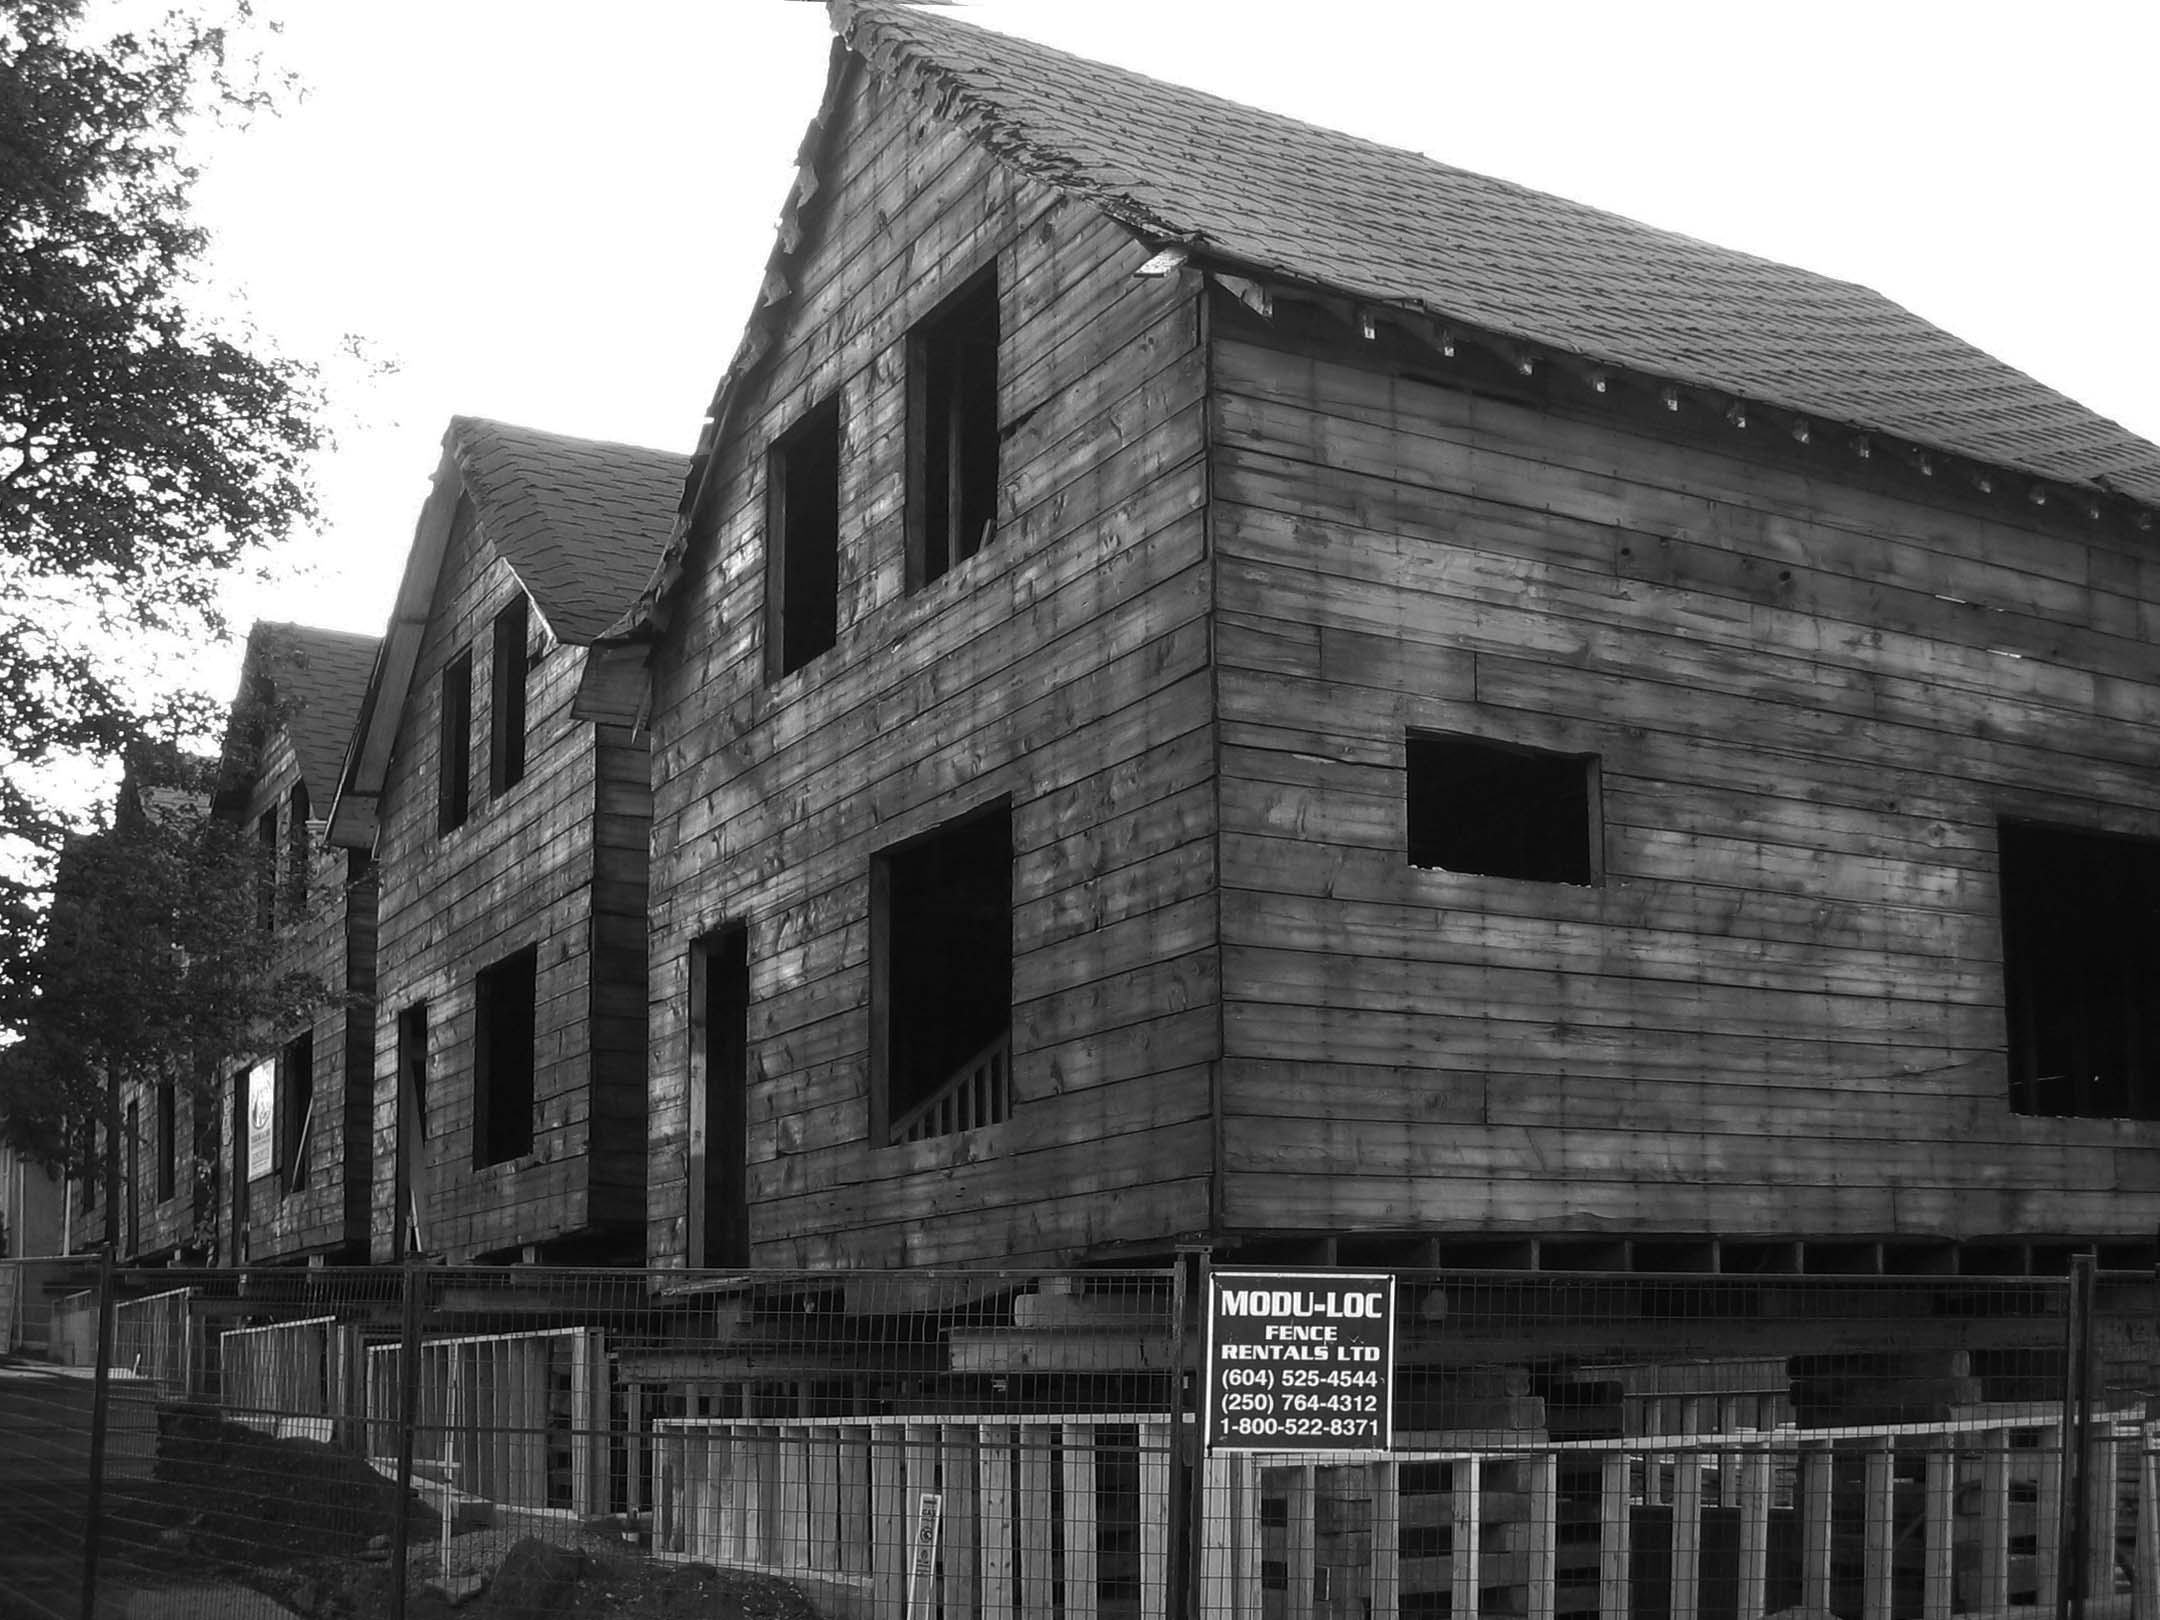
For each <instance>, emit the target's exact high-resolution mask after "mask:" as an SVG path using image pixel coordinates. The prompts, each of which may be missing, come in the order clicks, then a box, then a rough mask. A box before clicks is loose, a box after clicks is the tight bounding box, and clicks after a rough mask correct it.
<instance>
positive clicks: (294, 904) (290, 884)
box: [281, 782, 314, 919]
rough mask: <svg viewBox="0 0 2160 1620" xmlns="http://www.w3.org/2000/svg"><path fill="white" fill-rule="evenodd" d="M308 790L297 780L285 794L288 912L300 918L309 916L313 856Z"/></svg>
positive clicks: (289, 914)
mask: <svg viewBox="0 0 2160 1620" xmlns="http://www.w3.org/2000/svg"><path fill="white" fill-rule="evenodd" d="M308 812H309V805H308V791H307V784H306V783H305V782H295V783H294V784H293V785H292V791H291V792H290V793H288V794H287V795H286V796H285V881H284V883H283V884H282V885H281V887H282V889H283V891H284V907H285V915H286V916H287V917H289V918H294V919H298V918H301V917H305V916H306V915H307V890H308V869H309V867H310V866H311V865H312V864H313V860H314V856H313V854H312V852H311V851H310V850H309V848H308Z"/></svg>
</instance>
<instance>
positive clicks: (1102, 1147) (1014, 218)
mask: <svg viewBox="0 0 2160 1620" xmlns="http://www.w3.org/2000/svg"><path fill="white" fill-rule="evenodd" d="M819 182H820V194H819V202H818V205H817V206H818V208H819V209H821V210H829V212H826V213H824V214H822V215H821V222H813V224H812V227H811V234H810V236H809V243H810V246H809V248H808V250H807V254H806V257H805V259H804V260H803V261H802V263H801V264H800V266H799V267H798V273H797V278H796V284H797V292H796V298H795V302H794V303H793V304H792V305H791V306H790V314H789V316H788V324H787V326H786V330H785V332H784V334H783V335H782V340H781V342H780V343H779V344H778V345H777V346H776V348H775V351H774V353H773V355H772V357H771V358H770V359H769V360H768V362H767V363H766V365H765V366H764V368H763V369H762V370H761V371H760V372H759V373H757V374H756V376H755V378H754V381H753V384H752V385H751V387H750V389H749V392H748V395H747V397H745V398H744V400H743V401H742V403H741V405H740V407H739V411H738V414H737V415H736V416H735V418H734V419H733V421H732V423H731V432H730V434H729V436H728V438H727V440H726V442H724V443H723V444H722V445H721V447H720V448H719V451H718V452H717V454H718V461H717V463H716V469H717V470H716V486H717V491H718V493H717V498H716V499H715V500H714V501H713V503H712V505H711V507H710V509H709V510H708V511H707V513H706V514H705V519H704V523H703V527H702V529H701V532H700V536H699V545H698V547H697V549H696V550H695V551H694V552H693V554H692V561H691V575H690V577H689V579H688V580H687V582H686V584H685V587H684V589H683V591H682V592H681V595H680V600H679V602H678V603H677V604H676V605H675V608H674V618H673V625H672V629H671V632H670V635H669V638H668V640H667V641H666V642H665V644H664V645H663V647H662V650H661V655H660V658H659V660H658V663H657V688H656V694H655V722H654V723H655V736H656V749H655V762H656V763H655V795H656V797H655V830H654V850H655V862H656V865H655V872H654V888H653V960H652V1019H653V1072H652V1103H653V1107H652V1122H651V1146H652V1158H651V1165H650V1175H651V1190H652V1205H653V1221H652V1227H651V1237H650V1251H651V1254H652V1257H653V1259H654V1260H655V1261H656V1262H658V1263H663V1264H667V1263H681V1262H682V1260H683V1258H684V1255H685V1252H686V1237H685V1232H684V1225H683V1212H684V1208H685V1163H686V1136H687V1128H688V1119H687V1108H688V1101H689V1092H688V1088H687V1073H688V1069H689V1061H690V1043H691V1038H692V1037H691V1030H690V1028H689V1023H688V1015H687V1009H688V998H689V971H690V964H689V952H690V947H691V945H692V942H693V941H695V940H697V939H698V938H700V937H701V936H703V935H706V934H708V933H710V932H712V931H714V930H717V929H719V928H721V927H723V926H727V925H732V924H743V925H746V926H747V928H748V938H749V966H750V1012H749V1040H750V1053H749V1061H750V1074H751V1083H750V1093H749V1096H748V1099H747V1108H746V1113H747V1124H746V1129H747V1137H748V1142H747V1151H746V1154H745V1157H746V1160H747V1177H748V1189H749V1203H750V1211H749V1218H750V1227H751V1240H752V1253H753V1258H754V1259H755V1260H756V1261H757V1262H758V1263H760V1264H803V1263H826V1262H836V1263H840V1262H844V1263H859V1264H874V1263H895V1264H897V1263H926V1262H933V1261H937V1262H966V1261H981V1260H989V1259H998V1258H1012V1257H1021V1256H1038V1257H1039V1256H1048V1255H1057V1254H1070V1253H1074V1252H1078V1251H1081V1250H1085V1249H1088V1248H1091V1247H1094V1246H1097V1245H1101V1244H1108V1243H1112V1242H1116V1241H1119V1240H1122V1239H1128V1238H1153V1237H1154V1236H1155V1235H1156V1234H1158V1233H1161V1232H1164V1231H1169V1230H1190V1229H1195V1228H1197V1227H1198V1226H1199V1225H1201V1224H1202V1223H1203V1222H1204V1220H1205V1209H1206V1172H1207V1165H1208V1162H1209V1153H1210V1148H1209V1119H1208V1101H1209V1079H1210V1072H1211V1071H1210V1065H1211V1064H1212V1061H1213V1059H1214V1057H1215V1052H1216V1026H1215V1008H1214V1004H1213V1003H1214V994H1215V991H1214V986H1215V982H1216V977H1217V959H1216V951H1215V943H1214V932H1215V924H1214V904H1215V902H1214V872H1213V850H1212V840H1213V832H1214V812H1213V800H1212V790H1211V788H1210V785H1209V780H1210V775H1211V772H1212V768H1213V766H1212V756H1211V749H1210V747H1209V742H1208V733H1207V724H1208V713H1209V705H1210V694H1209V675H1208V657H1209V653H1208V630H1207V623H1206V609H1207V590H1208V583H1207V578H1206V563H1205V559H1206V534H1205V528H1204V516H1203V512H1202V509H1201V508H1202V500H1203V496H1204V485H1203V481H1202V477H1201V452H1202V445H1203V429H1202V403H1201V395H1202V387H1203V381H1204V375H1203V353H1202V350H1201V347H1200V344H1199V333H1198V308H1197V305H1196V303H1195V301H1194V298H1193V295H1192V291H1191V288H1190V287H1189V286H1183V285H1180V284H1179V283H1178V282H1177V281H1176V280H1175V279H1172V280H1169V281H1158V280H1138V279H1135V278H1134V276H1133V271H1134V270H1135V269H1136V268H1137V267H1138V266H1139V265H1140V264H1141V263H1142V262H1144V260H1145V259H1146V257H1147V255H1146V253H1145V252H1144V251H1143V250H1141V249H1140V248H1138V247H1136V246H1134V245H1133V244H1132V243H1131V242H1130V240H1129V238H1128V237H1127V236H1126V235H1125V233H1124V232H1123V231H1122V230H1121V229H1119V228H1117V227H1115V226H1113V225H1111V224H1109V223H1108V222H1106V221H1104V220H1102V219H1101V218H1099V217H1098V216H1095V215H1093V214H1092V213H1090V212H1089V211H1087V210H1084V209H1080V208H1077V207H1074V206H1072V205H1070V204H1066V203H1061V202H1059V201H1057V200H1056V199H1054V198H1053V197H1052V196H1051V195H1050V194H1048V193H1047V192H1045V191H1043V190H1042V189H1041V188H1039V187H1037V186H1035V185H1033V184H1032V183H1028V182H1025V181H1022V180H1019V179H1017V178H1015V177H1014V176H1013V175H1011V174H1010V173H1008V172H1007V171H1004V170H1003V169H1001V168H1000V167H998V166H997V165H996V164H995V163H994V162H992V161H991V160H990V159H989V158H988V157H987V156H985V155H984V154H983V153H982V152H980V151H978V150H977V149H975V148H974V147H972V146H970V145H968V144H967V143H966V142H965V141H963V140H962V139H961V138H959V137H958V136H957V135H955V134H953V133H951V132H950V131H949V130H946V129H944V128H943V127H942V126H933V125H932V124H930V123H929V122H928V121H927V120H925V119H924V118H922V116H921V115H920V114H919V113H918V112H917V111H916V110H915V109H914V107H913V106H912V104H911V103H909V102H907V101H906V100H904V99H901V98H897V97H895V96H894V95H892V94H890V93H889V92H887V91H885V90H883V89H881V88H876V87H873V88H871V89H870V90H869V91H868V92H867V94H866V95H865V96H864V97H863V98H862V99H860V100H859V101H857V102H854V103H851V104H849V105H847V106H846V107H844V108H843V110H842V123H841V124H840V126H839V129H838V132H837V134H836V137H835V139H834V142H833V146H832V148H831V150H830V152H829V154H828V160H827V161H826V163H825V165H824V171H823V172H821V173H820V175H819ZM993 261H994V262H995V264H996V267H997V275H998V282H999V289H1000V326H1001V344H1000V360H999V394H1000V407H999V417H1000V423H1001V427H1002V430H1003V434H1004V438H1003V450H1002V455H1001V459H1000V466H999V496H998V502H997V518H996V535H995V538H994V540H993V541H992V542H991V543H990V544H989V545H988V546H986V547H985V548H984V549H983V550H982V551H981V552H980V553H978V554H977V555H975V556H974V557H972V558H970V559H968V560H966V561H964V562H962V563H960V564H959V565H958V566H956V567H955V568H953V569H952V570H951V571H950V572H949V573H947V574H945V575H944V576H943V577H942V578H940V579H938V580H936V581H935V582H933V583H932V584H930V585H929V586H927V587H925V588H923V589H920V590H918V591H915V592H913V593H909V592H908V591H907V589H906V578H905V565H904V556H905V546H904V541H903V531H904V513H905V482H906V480H905V465H906V453H905V445H906V394H907V367H906V350H907V341H906V340H907V334H908V332H909V329H910V327H911V326H913V325H914V324H915V323H916V322H918V321H920V320H921V319H922V318H923V317H924V316H926V315H927V314H928V313H929V312H930V311H931V310H932V309H934V308H935V307H936V306H937V305H938V304H939V302H940V301H941V300H943V299H944V298H945V297H947V296H948V295H949V294H950V293H951V292H952V291H953V290H954V289H955V288H956V287H958V286H959V285H961V284H962V282H963V281H964V280H965V279H966V278H967V277H968V276H970V275H971V274H973V273H974V272H975V271H977V270H978V269H980V268H981V267H983V266H985V265H988V264H990V263H992V262H993ZM836 391H837V392H838V393H839V395H840V398H841V402H842V410H841V420H842V441H843V456H842V466H843V472H842V481H841V492H840V510H841V538H840V548H841V558H840V581H841V583H840V592H839V641H838V645H837V646H836V647H834V648H833V650H831V651H830V652H828V653H826V654H824V655H823V656H821V657H818V658H816V659H813V660H812V661H811V662H810V663H809V664H808V665H807V666H806V667H804V668H802V669H799V670H796V671H794V672H793V673H791V674H789V675H787V676H785V677H783V678H780V679H778V680H774V681H770V682H768V680H767V679H766V675H765V661H764V655H763V645H762V636H763V604H764V587H765V456H766V451H767V448H768V447H769V446H770V444H771V443H772V441H773V439H774V438H775V437H776V436H777V435H778V434H779V433H780V432H782V431H783V430H784V429H786V428H787V427H788V426H789V425H791V424H792V423H793V422H795V421H796V420H798V419H799V418H800V417H801V415H802V414H803V413H804V411H805V410H806V409H808V408H809V407H810V406H811V405H813V404H816V403H817V402H819V401H821V400H823V399H825V398H828V397H830V396H831V395H833V394H834V393H835V392H836ZM1007 796H1009V798H1010V801H1011V807H1012V808H1011V816H1012V832H1013V844H1014V857H1013V891H1014V915H1013V921H1012V929H1013V935H1012V947H1013V1003H1014V1011H1013V1022H1012V1036H1013V1058H1012V1090H1013V1096H1014V1102H1013V1107H1012V1115H1011V1118H1010V1119H1009V1120H1006V1121H1005V1122H1003V1123H999V1124H993V1125H990V1126H987V1127H984V1128H981V1129H977V1130H973V1131H969V1132H966V1133H963V1134H959V1135H953V1136H945V1137H938V1138H933V1139H931V1140H927V1141H921V1142H914V1143H909V1144H905V1145H901V1146H894V1147H884V1146H873V1145H872V1143H871V1141H870V1139H869V1137H870V1130H871V1118H872V1104H871V1096H870V1083H871V1082H870V1042H871V1034H870V1016H869V1003H870V923H871V903H870V871H871V863H872V858H873V856H874V855H875V854H876V853H877V852H878V851H880V850H883V849H886V848H889V847H890V846H892V845H894V844H895V843H898V842H900V841H902V840H905V839H907V838H909V837H912V836H914V835H916V834H919V833H923V832H926V831H929V830H931V829H932V828H935V827H937V826H939V825H941V824H943V823H945V822H947V821H949V820H951V819H953V818H955V817H956V816H959V815H961V814H964V813H966V812H968V811H970V810H972V809H975V808H978V807H981V806H984V805H987V804H990V803H992V802H994V801H996V800H998V799H999V798H1001V797H1007Z"/></svg>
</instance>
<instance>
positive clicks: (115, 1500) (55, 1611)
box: [0, 1361, 157, 1620]
mask: <svg viewBox="0 0 2160 1620" xmlns="http://www.w3.org/2000/svg"><path fill="white" fill-rule="evenodd" d="M95 1389H96V1384H95V1379H94V1377H93V1375H92V1373H91V1371H90V1370H89V1369H88V1368H84V1367H54V1366H48V1365H45V1364H43V1363H35V1362H6V1361H0V1620H77V1617H78V1616H79V1615H80V1613H81V1602H82V1599H81V1593H82V1584H81V1583H82V1569H83V1535H84V1529H85V1526H86V1525H87V1524H88V1522H89V1509H90V1427H91V1422H90V1420H91V1412H92V1406H93V1397H94V1393H95ZM109 1389H110V1396H109V1401H108V1407H107V1411H108V1417H107V1432H106V1461H107V1468H106V1476H105V1477H106V1488H107V1491H108V1493H109V1501H108V1509H109V1511H108V1513H107V1515H106V1524H107V1527H108V1528H107V1532H106V1533H107V1535H109V1536H110V1537H111V1538H112V1542H113V1545H112V1552H113V1555H114V1556H113V1558H112V1564H113V1568H112V1569H111V1570H110V1572H109V1574H110V1579H109V1580H108V1579H105V1578H101V1580H100V1583H99V1584H100V1586H101V1588H103V1587H107V1586H109V1587H110V1591H107V1592H103V1593H102V1599H103V1600H102V1601H101V1602H100V1603H99V1605H98V1612H99V1615H100V1616H105V1615H108V1614H109V1615H112V1616H115V1617H118V1616H121V1615H123V1614H125V1613H126V1606H127V1601H128V1581H127V1579H126V1568H125V1566H126V1563H127V1554H128V1538H129V1536H130V1534H131V1533H135V1532H139V1531H140V1530H141V1529H142V1528H143V1520H142V1516H141V1513H140V1509H139V1508H137V1509H136V1511H135V1512H134V1513H133V1514H132V1515H131V1513H130V1508H131V1507H134V1506H135V1501H134V1498H135V1493H136V1492H138V1491H139V1490H140V1488H141V1485H142V1483H144V1482H146V1481H148V1479H149V1478H150V1469H151V1464H152V1462H153V1460H154V1458H155V1455H156V1449H157V1406H156V1393H155V1391H154V1390H153V1389H152V1387H151V1386H150V1385H148V1384H145V1383H143V1382H141V1381H140V1380H137V1379H135V1378H132V1377H123V1378H115V1379H114V1380H113V1381H112V1383H111V1385H110V1386H109Z"/></svg>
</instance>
